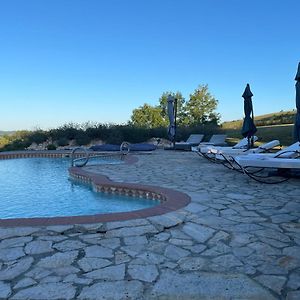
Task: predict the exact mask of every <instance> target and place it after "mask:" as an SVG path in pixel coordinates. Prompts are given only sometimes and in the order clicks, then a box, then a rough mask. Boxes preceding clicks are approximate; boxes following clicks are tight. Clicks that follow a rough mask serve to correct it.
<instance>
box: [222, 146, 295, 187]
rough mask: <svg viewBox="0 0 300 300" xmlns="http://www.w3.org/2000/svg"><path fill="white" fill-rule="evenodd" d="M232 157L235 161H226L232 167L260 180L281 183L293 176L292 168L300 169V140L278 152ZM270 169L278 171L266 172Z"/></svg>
mask: <svg viewBox="0 0 300 300" xmlns="http://www.w3.org/2000/svg"><path fill="white" fill-rule="evenodd" d="M225 158H226V157H225ZM232 159H233V162H230V161H229V160H227V161H226V162H227V163H228V164H229V167H230V168H231V169H234V170H237V171H240V172H243V173H244V174H246V175H248V176H249V177H251V178H253V179H254V180H256V181H259V182H263V183H280V182H284V181H286V180H288V179H289V178H290V177H291V174H292V173H291V172H290V170H295V169H296V170H299V171H300V142H296V143H294V144H292V145H291V146H289V147H286V148H284V149H282V150H280V151H278V152H276V153H266V154H262V153H261V154H248V155H243V156H236V157H233V158H232ZM227 167H228V165H227ZM270 169H276V170H277V172H276V173H274V172H273V173H270V172H268V173H266V170H267V171H268V170H270ZM299 171H298V173H299ZM298 176H299V175H298ZM274 178H275V179H274Z"/></svg>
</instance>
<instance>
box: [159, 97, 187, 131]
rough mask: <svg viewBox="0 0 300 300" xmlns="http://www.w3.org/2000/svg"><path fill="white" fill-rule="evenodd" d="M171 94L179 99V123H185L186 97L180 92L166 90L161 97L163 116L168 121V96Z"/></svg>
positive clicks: (160, 103)
mask: <svg viewBox="0 0 300 300" xmlns="http://www.w3.org/2000/svg"><path fill="white" fill-rule="evenodd" d="M169 95H171V96H173V97H174V98H175V99H177V118H176V122H177V125H185V124H186V121H187V116H186V111H185V99H184V98H183V96H182V94H181V93H180V92H176V93H173V92H164V93H163V94H162V95H161V97H160V98H159V107H160V109H161V114H162V117H163V118H164V119H165V120H166V122H167V123H168V122H169V120H168V112H167V104H168V96H169Z"/></svg>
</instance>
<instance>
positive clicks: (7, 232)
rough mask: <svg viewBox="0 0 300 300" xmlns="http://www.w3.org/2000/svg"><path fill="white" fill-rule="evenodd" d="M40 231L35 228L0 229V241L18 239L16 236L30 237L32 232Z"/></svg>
mask: <svg viewBox="0 0 300 300" xmlns="http://www.w3.org/2000/svg"><path fill="white" fill-rule="evenodd" d="M39 230H40V229H39V228H38V227H37V228H35V227H12V228H0V240H3V239H6V238H10V237H18V236H26V235H31V234H32V233H34V232H37V231H39Z"/></svg>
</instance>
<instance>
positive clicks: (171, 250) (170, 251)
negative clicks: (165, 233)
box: [164, 245, 190, 260]
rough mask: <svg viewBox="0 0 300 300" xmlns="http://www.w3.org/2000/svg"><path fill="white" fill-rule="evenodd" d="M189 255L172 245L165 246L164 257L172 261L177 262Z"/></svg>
mask: <svg viewBox="0 0 300 300" xmlns="http://www.w3.org/2000/svg"><path fill="white" fill-rule="evenodd" d="M189 254H190V252H189V251H187V250H184V249H182V248H179V247H177V246H174V245H169V246H167V248H166V250H165V253H164V255H165V256H166V257H168V258H170V259H172V260H178V259H180V258H183V257H186V256H188V255H189Z"/></svg>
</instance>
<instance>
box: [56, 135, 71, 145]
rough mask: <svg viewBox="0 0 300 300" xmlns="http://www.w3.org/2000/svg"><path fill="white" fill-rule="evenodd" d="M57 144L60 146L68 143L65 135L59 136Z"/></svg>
mask: <svg viewBox="0 0 300 300" xmlns="http://www.w3.org/2000/svg"><path fill="white" fill-rule="evenodd" d="M57 145H58V146H60V147H64V146H67V145H69V140H68V139H67V138H65V137H61V138H59V139H58V141H57Z"/></svg>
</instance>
